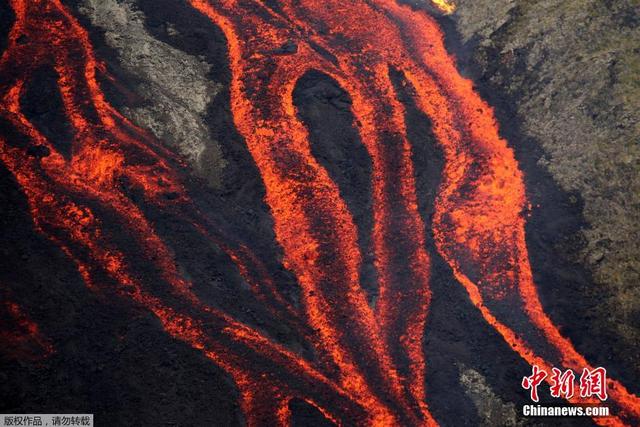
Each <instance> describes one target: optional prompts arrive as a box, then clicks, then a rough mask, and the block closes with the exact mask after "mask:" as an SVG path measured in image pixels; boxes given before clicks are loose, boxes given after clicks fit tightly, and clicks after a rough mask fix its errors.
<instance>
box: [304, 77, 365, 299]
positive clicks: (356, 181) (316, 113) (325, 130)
mask: <svg viewBox="0 0 640 427" xmlns="http://www.w3.org/2000/svg"><path fill="white" fill-rule="evenodd" d="M293 102H294V105H295V106H296V107H297V109H298V115H299V117H300V119H301V120H302V121H303V122H304V124H305V125H306V126H307V128H308V130H309V140H310V143H311V152H312V154H313V156H314V157H315V159H316V160H317V161H318V163H320V165H321V166H322V167H324V168H325V169H326V170H327V172H328V173H329V176H330V177H331V179H332V180H333V181H334V182H335V183H336V185H337V186H338V188H339V190H340V195H341V197H342V198H343V200H344V201H345V202H346V203H347V206H348V208H349V210H350V211H351V215H352V216H353V218H354V221H355V223H356V225H357V227H358V244H359V247H360V248H361V251H362V254H363V262H362V268H361V278H362V279H361V282H362V284H363V286H364V288H365V289H366V291H367V292H368V293H369V294H370V296H371V295H375V292H376V289H377V278H376V272H375V268H374V267H373V257H374V255H373V249H372V246H371V245H372V244H371V241H370V240H371V233H372V227H373V212H372V210H371V209H372V206H371V203H372V200H371V168H372V166H371V159H370V158H369V153H368V152H367V149H366V148H365V146H364V145H363V144H362V141H361V140H360V136H359V135H358V132H357V131H356V130H355V128H354V127H353V120H354V119H353V115H352V114H351V99H350V97H349V95H348V94H347V93H346V92H345V91H344V90H343V89H342V88H341V87H340V86H339V85H338V83H337V82H335V81H334V80H333V79H331V78H330V77H329V76H327V75H325V74H323V73H320V72H317V71H310V72H308V73H306V74H305V75H304V76H302V78H300V80H299V81H298V84H297V85H296V88H295V90H294V92H293Z"/></svg>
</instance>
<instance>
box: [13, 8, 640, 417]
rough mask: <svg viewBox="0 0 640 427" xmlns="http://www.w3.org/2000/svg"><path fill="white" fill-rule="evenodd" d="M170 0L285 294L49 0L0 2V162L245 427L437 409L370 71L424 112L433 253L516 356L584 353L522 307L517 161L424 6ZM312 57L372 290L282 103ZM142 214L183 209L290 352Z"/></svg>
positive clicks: (623, 408) (51, 232) (383, 103)
mask: <svg viewBox="0 0 640 427" xmlns="http://www.w3.org/2000/svg"><path fill="white" fill-rule="evenodd" d="M188 3H189V4H190V5H191V6H192V7H193V8H195V9H196V10H198V11H199V12H200V13H201V14H202V15H204V16H205V17H207V18H209V19H210V20H211V21H212V22H213V23H214V24H216V25H217V26H218V27H219V28H220V29H221V30H222V31H223V33H224V35H225V36H226V39H227V44H228V58H229V66H230V69H231V74H232V81H231V88H230V92H231V110H232V113H233V118H234V123H235V126H236V128H237V129H238V131H239V132H240V134H241V135H242V136H243V138H244V141H245V143H246V146H247V148H248V150H249V152H250V154H251V156H252V158H253V160H254V162H255V164H256V166H257V168H258V170H259V172H260V175H261V178H262V181H263V184H264V188H265V190H266V196H265V202H266V204H267V205H268V207H269V209H270V213H271V215H272V218H273V224H274V233H275V237H276V239H277V242H278V244H279V245H280V247H281V248H282V251H283V260H282V263H283V265H284V267H285V268H286V269H287V270H289V271H290V272H292V273H293V274H294V275H295V277H296V279H297V281H298V284H299V285H300V289H301V304H300V306H298V305H297V304H294V303H292V302H291V301H289V300H288V299H287V298H286V297H284V296H283V295H281V294H280V292H279V286H277V284H276V283H274V280H275V279H274V278H273V277H272V276H271V274H270V272H269V271H268V269H267V268H266V267H265V265H266V263H263V262H262V260H260V259H259V258H258V257H257V256H256V255H255V254H254V253H253V252H252V250H251V245H250V244H249V243H248V242H242V241H235V240H234V239H232V238H230V237H229V234H228V233H225V232H224V231H222V227H221V226H219V225H218V224H216V223H215V222H214V221H213V220H212V219H211V218H210V217H209V216H207V214H206V213H203V212H201V210H200V209H199V208H198V207H196V204H195V203H194V202H193V199H194V194H192V192H191V190H190V189H188V186H187V185H186V184H185V176H186V174H185V173H184V172H183V170H184V169H186V167H185V165H184V164H183V163H182V162H181V160H180V159H179V158H177V157H176V156H175V155H174V154H172V153H171V152H170V151H169V150H168V149H166V148H163V146H162V144H160V143H159V142H157V141H156V140H155V139H154V138H153V137H152V136H151V135H150V134H149V133H147V132H146V131H144V130H141V129H139V128H138V127H136V126H135V125H134V124H132V123H131V122H130V121H129V120H128V119H127V118H126V117H124V116H123V115H122V114H121V113H119V112H118V111H117V110H116V109H115V108H114V107H113V106H112V105H111V104H110V103H109V102H108V101H107V99H106V97H105V95H104V94H103V92H102V89H101V86H100V83H99V77H100V76H102V77H108V76H107V75H106V67H104V66H103V65H102V64H101V62H100V61H99V59H98V58H96V55H95V53H94V51H93V47H92V45H91V42H90V39H89V35H88V33H87V31H86V30H85V29H84V28H83V27H82V26H81V25H80V23H79V22H78V21H77V20H76V18H75V17H74V16H73V14H72V13H71V12H70V11H69V10H68V9H67V8H66V6H65V5H64V4H63V3H62V2H61V1H60V0H11V6H12V8H13V10H14V13H15V22H14V24H13V27H12V29H11V32H10V34H9V37H8V44H7V48H6V50H5V51H4V52H3V54H2V58H1V59H0V99H1V100H2V102H1V105H0V120H2V122H3V123H2V124H3V127H4V128H5V129H7V131H6V132H5V134H4V135H0V158H1V159H2V162H3V163H4V165H5V167H6V168H7V169H8V170H9V171H10V172H11V173H12V174H13V176H14V178H15V180H16V182H17V183H18V184H19V185H20V187H21V188H22V191H23V192H24V194H25V196H26V198H27V201H28V204H29V208H30V214H31V216H32V218H33V223H34V226H35V228H36V229H37V230H38V231H39V232H40V233H42V234H43V235H45V236H47V237H48V238H49V239H50V240H51V241H53V242H54V243H55V244H56V245H57V246H58V247H59V248H60V249H61V250H62V251H63V252H64V253H65V254H66V255H67V256H68V257H69V259H70V260H72V261H73V262H74V263H75V265H76V266H77V269H78V272H79V274H80V276H81V277H82V278H83V280H84V281H85V283H86V285H87V286H88V287H89V288H90V289H92V290H93V291H94V292H96V293H98V294H100V295H105V296H110V295H117V296H119V297H120V298H122V299H126V300H128V301H132V302H133V303H134V304H137V305H138V306H140V307H142V308H144V309H146V310H149V311H150V312H151V313H153V314H154V315H155V316H156V317H157V318H158V319H159V320H160V322H161V324H162V325H163V327H164V329H165V330H166V332H167V333H168V334H170V335H171V336H172V337H174V338H176V339H178V340H181V341H184V342H186V343H188V344H189V345H191V346H192V347H193V348H195V349H197V350H200V351H202V353H203V354H204V355H206V357H208V358H209V359H210V360H212V361H213V362H214V363H215V364H217V365H218V366H220V367H221V368H223V369H224V370H225V371H226V372H227V373H228V374H229V375H230V377H231V378H232V379H233V381H234V382H235V384H236V386H237V388H238V391H239V397H240V405H241V408H242V410H243V414H244V418H245V421H246V423H247V424H248V425H288V424H289V421H290V418H291V411H290V408H289V403H290V402H291V400H292V399H298V400H302V401H304V402H306V403H308V404H310V405H312V406H314V407H316V408H317V409H318V410H319V411H320V412H321V413H322V414H323V415H324V416H325V417H326V418H327V419H329V420H331V421H333V422H334V423H336V424H339V425H367V426H368V425H377V426H395V425H403V426H405V425H406V426H411V425H437V421H436V419H435V418H434V417H433V416H432V414H431V410H430V408H429V404H428V403H429V394H428V392H427V390H426V387H425V382H426V381H425V378H426V375H428V367H427V366H426V363H425V354H424V336H425V326H426V322H427V318H428V317H427V316H428V313H429V304H430V300H431V296H432V295H431V290H430V288H429V280H430V276H429V275H430V257H429V253H428V251H427V249H426V247H427V245H426V242H425V237H424V235H425V233H424V231H425V230H424V228H425V223H424V220H423V218H422V217H421V215H420V213H419V210H418V201H419V199H418V198H419V197H420V196H419V194H418V192H417V189H416V183H415V178H414V176H415V171H414V165H413V161H412V147H411V144H410V142H409V140H408V137H407V129H406V126H407V125H406V123H405V106H404V105H403V104H402V103H401V102H400V100H399V97H398V95H397V93H396V86H395V83H394V81H393V79H392V78H391V73H398V74H399V75H401V76H402V78H403V79H404V83H405V84H407V85H409V86H410V87H411V89H412V90H411V93H412V96H413V98H414V102H415V105H416V106H417V107H418V108H419V109H420V110H421V111H422V112H423V113H425V114H426V115H427V116H428V117H429V118H430V120H431V121H432V125H433V126H432V128H433V133H434V135H435V137H436V139H437V141H438V143H439V144H440V145H441V147H442V150H443V152H444V156H445V160H446V165H445V168H444V171H443V177H442V184H441V186H440V188H439V195H438V197H437V200H436V213H435V217H434V220H433V228H434V230H433V235H434V236H435V245H436V247H437V249H438V251H439V254H440V255H441V256H442V257H443V258H444V259H445V260H446V261H447V263H448V264H449V265H450V266H451V268H452V270H453V272H454V275H455V277H456V279H457V280H458V281H459V282H460V283H461V284H462V285H463V286H464V287H465V288H466V290H467V292H468V294H469V297H470V299H471V301H472V302H473V303H474V305H475V306H476V307H477V308H478V310H479V311H480V312H481V313H482V316H483V317H484V318H485V319H486V321H487V322H488V323H489V324H490V325H491V326H492V327H494V328H495V329H496V330H497V331H498V332H499V333H500V334H501V335H502V336H503V337H504V339H505V341H506V342H507V343H508V344H509V345H510V346H511V347H512V348H513V350H514V351H515V352H517V353H518V354H519V355H520V356H521V357H522V358H523V359H524V360H526V361H527V362H528V363H530V364H538V365H540V366H543V367H545V368H547V369H548V370H551V367H552V366H556V367H564V368H565V369H566V368H571V369H574V370H576V371H581V370H582V369H583V368H585V367H590V365H589V363H588V362H587V361H586V360H585V359H584V357H582V356H581V355H580V354H579V353H578V352H577V351H576V350H575V349H574V347H573V345H572V344H571V342H570V341H569V340H568V339H567V338H565V337H563V336H562V335H561V334H560V333H559V331H558V329H557V328H556V327H555V326H554V325H553V323H552V322H551V320H550V319H549V318H548V317H547V316H546V315H545V314H544V312H543V310H542V306H541V303H540V301H539V298H538V294H537V291H536V287H535V284H534V283H533V280H532V273H531V267H530V265H529V261H528V254H527V248H526V244H525V235H524V226H525V219H524V216H523V211H524V209H525V206H526V205H527V200H526V196H525V189H524V183H523V177H522V172H521V171H520V170H519V168H518V164H517V162H516V160H515V157H514V154H513V152H512V150H511V149H510V148H509V147H508V145H507V143H506V141H504V140H503V139H501V138H500V136H499V133H498V127H497V124H496V122H495V119H494V115H493V111H492V109H491V107H489V106H488V105H487V104H486V103H485V102H484V101H482V100H481V99H480V97H479V96H478V94H477V93H476V92H475V91H474V90H473V87H472V83H471V82H470V81H469V80H466V79H464V78H462V77H461V76H460V75H459V73H458V72H457V70H456V68H455V63H454V60H453V59H452V57H451V56H450V55H449V54H448V53H447V51H446V50H445V47H444V44H443V35H442V33H441V30H440V29H439V27H438V25H437V23H436V21H435V20H434V19H433V17H431V16H429V15H428V14H427V13H425V12H423V11H416V10H413V9H411V8H410V7H408V6H404V5H400V4H398V3H396V0H278V1H275V2H273V1H271V2H263V1H261V0H211V1H207V0H188ZM433 3H434V5H435V6H436V7H438V8H439V9H440V10H441V11H442V12H445V13H448V12H451V11H452V10H453V6H452V5H451V4H450V3H448V2H445V1H441V0H439V1H434V2H433ZM274 4H275V5H274ZM283 46H295V49H293V50H292V49H283ZM43 68H46V69H49V70H52V71H53V72H54V73H55V75H56V77H57V82H56V84H57V88H58V90H59V94H60V97H61V101H62V108H63V112H64V115H65V117H66V120H67V121H68V123H69V125H70V127H71V129H72V132H71V137H70V138H71V149H70V153H66V152H65V151H64V150H63V149H62V148H61V143H60V141H58V140H56V139H55V138H50V137H47V136H46V135H45V133H43V132H42V131H41V130H40V129H39V128H38V126H36V125H35V124H34V123H32V121H30V119H29V117H28V116H27V115H26V114H25V113H24V111H23V106H22V104H21V102H22V97H23V95H24V92H25V90H26V89H25V88H26V87H27V86H28V85H29V84H30V82H31V80H32V79H33V78H35V77H34V76H35V75H36V73H37V71H39V70H41V69H43ZM312 70H314V71H318V72H321V73H324V74H326V75H327V76H329V77H331V78H332V79H334V80H335V81H336V82H338V84H339V85H340V86H341V87H342V88H343V89H344V90H345V91H346V92H347V93H348V94H349V95H350V97H351V99H352V104H351V113H352V115H353V117H354V126H355V127H356V129H357V131H358V133H359V136H360V138H361V140H362V142H363V144H364V146H365V148H366V150H367V152H368V155H369V157H370V159H371V164H372V174H371V189H372V201H373V203H372V205H373V206H372V216H373V230H372V236H371V241H372V247H373V251H374V256H375V267H376V270H377V279H378V287H379V289H378V290H377V295H378V296H377V298H376V299H375V302H372V301H370V300H369V298H368V295H367V294H366V292H365V291H364V289H363V287H362V286H361V277H360V267H361V263H362V254H361V250H362V249H361V248H360V247H359V246H358V232H359V231H358V228H357V227H356V223H355V221H354V218H353V217H352V214H351V213H350V210H349V207H348V206H347V203H346V202H345V200H344V199H343V198H342V197H341V194H340V189H339V187H338V185H337V184H336V183H335V182H334V181H333V180H332V178H331V177H330V175H329V173H328V172H327V170H326V169H325V168H324V167H323V166H322V165H321V164H320V163H319V161H318V160H317V159H316V158H315V157H314V155H313V154H312V150H311V144H310V140H309V134H308V131H307V128H306V127H305V125H304V123H302V121H301V120H300V118H299V116H298V111H297V109H296V106H295V105H294V102H293V91H294V89H295V87H296V84H297V83H298V80H299V79H300V78H301V77H302V76H304V75H305V74H306V73H307V72H309V71H312ZM133 193H137V194H142V195H143V197H142V201H141V200H140V198H138V197H132V194H133ZM149 211H155V212H163V213H165V214H167V215H170V216H171V217H172V218H175V220H176V221H181V222H183V223H184V224H186V226H188V227H189V228H190V229H191V230H192V231H193V232H194V233H197V234H198V235H200V236H202V237H203V238H205V239H206V240H208V241H210V242H211V244H212V245H214V246H216V247H218V248H220V249H221V250H222V251H223V252H224V253H226V255H227V257H228V259H229V261H230V262H233V263H234V264H235V265H236V266H237V270H238V272H239V273H240V274H241V275H242V276H243V277H244V278H245V280H246V282H247V283H248V284H249V285H250V286H251V288H252V291H253V292H254V293H255V296H256V299H257V300H258V301H259V302H260V304H262V305H264V307H265V313H268V315H269V316H273V318H276V319H279V321H281V322H283V323H287V324H288V325H290V326H291V330H292V331H294V332H293V333H294V334H296V335H297V336H298V337H299V338H300V340H302V341H304V342H305V344H306V345H308V347H309V348H310V349H311V350H310V351H309V352H308V353H305V354H304V355H303V354H302V352H298V351H294V350H292V349H290V348H288V347H287V346H286V345H284V344H282V343H280V342H278V341H277V340H275V339H274V338H273V337H271V336H270V334H269V333H268V332H265V331H263V330H261V329H260V328H258V327H256V326H255V325H250V324H247V323H243V322H242V321H240V320H238V319H236V318H235V317H234V315H233V314H231V313H227V312H225V311H224V310H222V309H220V308H219V307H214V306H211V305H209V304H206V303H204V302H203V301H202V299H201V298H200V296H199V295H200V294H199V289H198V283H191V282H190V281H189V280H187V279H186V278H185V277H183V275H182V273H181V270H180V268H179V267H178V265H176V261H175V258H174V256H173V253H172V250H171V248H170V245H169V244H168V243H167V242H166V241H165V239H164V238H163V236H162V235H161V233H159V232H158V231H157V226H156V224H154V221H153V219H152V218H151V217H150V215H149V214H148V212H149ZM116 230H125V232H126V237H125V238H123V237H119V235H118V232H116ZM108 301H109V300H108V298H105V302H108ZM514 307H516V308H517V309H514ZM427 333H428V332H427ZM609 389H610V399H611V400H610V402H612V404H613V405H614V406H615V410H616V412H615V413H614V416H612V417H608V418H596V419H594V420H595V421H596V422H597V423H601V424H607V425H609V424H610V425H625V424H632V423H634V422H637V421H638V420H640V400H639V399H638V398H637V397H636V396H634V395H633V394H631V393H630V392H628V391H627V390H626V389H625V388H624V386H623V385H622V384H621V383H619V382H617V381H615V380H610V381H609ZM571 402H572V403H576V404H584V403H586V404H588V403H592V402H591V401H590V400H588V399H581V398H574V399H572V400H571Z"/></svg>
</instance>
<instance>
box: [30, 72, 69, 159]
mask: <svg viewBox="0 0 640 427" xmlns="http://www.w3.org/2000/svg"><path fill="white" fill-rule="evenodd" d="M57 78H58V75H57V74H56V72H55V71H54V70H53V69H51V68H50V67H41V68H39V69H38V70H36V71H35V72H34V73H33V74H32V75H31V76H30V79H29V80H28V84H27V86H26V90H25V91H24V92H23V94H22V97H21V98H20V106H21V108H22V111H23V112H24V115H25V117H26V118H27V119H28V120H29V121H30V122H31V123H33V125H34V126H35V127H36V128H37V129H38V130H39V131H40V132H41V133H42V134H43V135H44V136H45V137H46V138H47V139H48V140H49V142H50V143H51V145H53V147H54V148H55V149H56V150H57V151H58V152H60V154H62V155H63V156H64V158H66V159H67V160H68V159H70V158H71V149H72V140H73V133H72V129H71V126H70V125H69V123H68V119H67V117H66V115H65V112H64V105H63V103H62V96H61V95H60V91H59V90H58V82H57Z"/></svg>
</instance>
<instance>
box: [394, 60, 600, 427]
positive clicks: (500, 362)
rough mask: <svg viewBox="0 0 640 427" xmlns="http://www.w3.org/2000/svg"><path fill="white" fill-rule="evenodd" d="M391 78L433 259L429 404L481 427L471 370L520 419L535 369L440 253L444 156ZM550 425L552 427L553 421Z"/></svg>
mask: <svg viewBox="0 0 640 427" xmlns="http://www.w3.org/2000/svg"><path fill="white" fill-rule="evenodd" d="M391 77H392V81H393V83H394V86H395V88H396V91H397V93H398V97H399V99H400V101H401V102H402V103H403V104H404V106H405V108H406V116H405V117H406V122H407V133H408V137H409V141H410V142H411V145H412V151H413V163H414V167H415V171H414V173H415V179H416V187H417V193H418V209H419V211H420V214H421V216H422V218H423V221H424V223H425V240H426V245H427V250H428V251H429V256H430V258H431V280H430V285H431V291H432V294H433V297H432V301H431V306H430V310H429V317H428V319H427V327H426V328H425V329H426V331H425V341H426V344H425V354H426V356H427V360H426V366H427V376H426V382H427V403H428V404H429V408H430V410H431V412H432V414H433V415H434V417H435V418H436V420H437V421H438V422H439V423H440V424H441V425H443V426H461V425H465V426H466V425H469V426H474V425H479V424H480V423H481V419H480V418H479V415H478V412H477V410H476V408H475V405H474V403H473V402H472V401H471V400H470V397H469V396H468V395H467V393H466V391H465V389H464V387H463V385H462V384H461V383H460V375H461V372H462V371H463V370H464V369H467V368H471V369H474V370H475V371H477V372H479V373H480V374H481V375H482V376H483V377H484V378H485V380H486V382H487V384H488V385H489V387H491V389H492V391H493V392H494V393H495V394H496V395H497V396H498V397H499V398H500V399H501V400H502V401H503V402H504V403H511V402H512V403H514V404H515V410H516V415H517V416H518V417H519V416H520V415H521V413H520V412H519V411H520V408H521V406H522V405H524V404H528V403H530V400H529V394H528V391H525V390H523V389H522V387H521V385H520V382H521V381H522V377H523V376H524V375H528V374H530V367H529V365H528V364H527V363H526V362H524V361H523V360H522V359H521V358H520V356H519V355H518V354H517V353H515V352H514V351H513V350H512V349H511V347H509V346H508V345H507V343H506V342H505V341H504V339H503V338H502V336H500V335H499V334H498V332H497V331H495V330H494V329H493V328H492V327H490V326H489V325H488V324H487V322H486V321H485V320H484V318H483V317H482V315H481V314H480V312H479V311H478V310H477V309H476V308H475V307H474V306H473V304H472V303H471V301H470V299H469V295H468V294H467V292H466V290H465V289H464V287H463V286H462V285H461V284H460V283H458V281H457V280H456V279H455V277H454V276H453V272H452V271H451V268H450V267H449V265H448V264H447V263H446V261H444V260H443V259H442V257H441V256H440V255H439V253H438V250H437V249H436V247H435V244H434V239H433V232H432V218H433V213H434V202H435V197H436V195H437V191H438V188H439V185H440V180H441V175H442V169H443V167H444V156H443V153H442V150H441V148H440V147H439V145H438V142H437V140H436V139H435V137H434V136H433V134H432V131H431V121H430V120H429V118H428V117H426V116H425V115H424V114H423V113H422V112H421V111H420V110H419V109H418V108H417V106H416V105H415V103H414V101H413V99H412V96H411V90H412V89H411V87H410V85H408V84H406V85H405V84H403V81H404V77H403V76H402V75H401V74H400V73H399V72H397V71H392V72H391ZM405 83H406V82H405ZM540 399H541V404H543V405H544V404H545V403H546V404H549V405H553V404H557V401H554V400H552V399H551V398H549V397H548V396H545V393H541V396H540ZM545 399H546V400H545ZM543 401H544V402H543ZM541 421H545V420H544V419H536V420H535V423H534V424H535V425H541V424H540V422H541ZM547 421H548V420H547ZM552 421H553V425H572V426H573V425H591V421H590V420H579V421H575V420H572V421H566V420H560V419H554V420H552ZM548 422H549V425H551V421H548ZM576 422H577V423H578V424H576ZM545 425H546V424H545Z"/></svg>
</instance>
